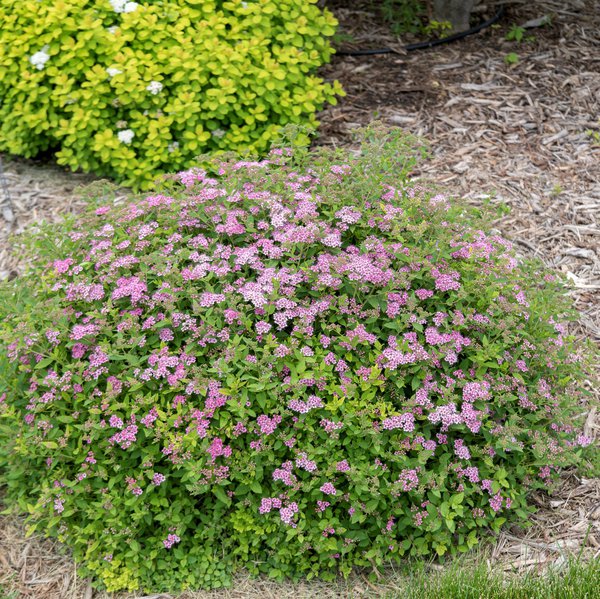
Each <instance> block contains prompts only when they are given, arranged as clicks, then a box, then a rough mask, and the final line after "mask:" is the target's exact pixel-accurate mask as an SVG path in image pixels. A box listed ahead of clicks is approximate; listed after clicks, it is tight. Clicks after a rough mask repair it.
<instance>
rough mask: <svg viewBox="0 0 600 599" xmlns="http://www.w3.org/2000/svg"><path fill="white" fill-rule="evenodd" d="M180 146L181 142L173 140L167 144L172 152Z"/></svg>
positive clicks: (168, 150)
mask: <svg viewBox="0 0 600 599" xmlns="http://www.w3.org/2000/svg"><path fill="white" fill-rule="evenodd" d="M178 147H179V143H178V142H176V141H172V142H171V143H170V144H169V145H168V146H167V152H169V153H172V152H174V151H175V150H176V149H177V148H178Z"/></svg>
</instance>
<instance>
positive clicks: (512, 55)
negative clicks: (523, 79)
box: [504, 52, 519, 64]
mask: <svg viewBox="0 0 600 599" xmlns="http://www.w3.org/2000/svg"><path fill="white" fill-rule="evenodd" d="M504 62H505V63H506V64H517V63H518V62H519V55H518V54H517V53H516V52H509V53H508V54H507V55H506V56H505V57H504Z"/></svg>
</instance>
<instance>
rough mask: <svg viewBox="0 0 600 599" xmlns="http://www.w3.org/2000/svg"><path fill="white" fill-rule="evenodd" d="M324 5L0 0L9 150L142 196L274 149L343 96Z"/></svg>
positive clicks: (1, 127)
mask: <svg viewBox="0 0 600 599" xmlns="http://www.w3.org/2000/svg"><path fill="white" fill-rule="evenodd" d="M315 3H316V0H246V1H244V2H242V1H239V0H230V1H227V0H186V1H183V0H162V1H161V2H144V1H140V2H125V1H124V0H96V1H94V2H88V1H87V0H61V1H56V0H0V16H1V19H2V29H1V31H0V150H2V151H7V152H10V153H12V154H17V155H21V156H26V157H33V156H36V155H38V154H39V153H41V152H47V151H50V152H55V153H56V157H57V160H58V162H59V164H63V165H67V166H69V167H70V168H71V169H83V170H84V171H90V172H93V173H97V174H98V175H102V176H107V177H111V178H114V179H116V180H118V181H121V182H123V183H125V184H127V185H131V186H134V187H138V186H147V185H148V182H149V181H151V180H152V178H154V177H155V176H156V174H157V173H160V172H164V171H165V170H167V171H172V170H173V169H181V168H187V167H189V166H190V165H191V164H193V163H194V157H195V156H197V155H198V154H200V153H209V152H215V151H221V150H238V149H241V148H244V149H245V148H251V149H254V150H256V151H263V150H265V149H268V146H269V145H270V142H271V141H272V139H273V138H274V136H275V135H276V134H277V132H278V130H279V128H280V127H281V126H282V125H285V124H286V123H305V124H314V123H315V120H314V114H315V112H316V110H318V109H319V108H320V107H321V106H322V105H323V103H324V102H326V101H328V102H335V95H336V94H338V93H341V88H340V87H339V85H338V84H337V83H335V84H333V85H330V84H325V83H323V81H322V80H321V79H319V78H317V77H315V76H314V75H313V74H311V73H313V71H314V70H315V69H316V67H318V66H320V65H321V64H323V63H324V62H326V61H327V60H328V59H329V57H330V56H331V53H332V51H333V50H332V49H331V47H330V45H329V41H328V37H330V36H332V35H333V33H334V32H335V25H336V21H335V19H334V18H333V16H332V15H331V13H329V12H328V11H322V10H321V9H319V8H318V7H317V6H315Z"/></svg>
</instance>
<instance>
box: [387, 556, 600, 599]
mask: <svg viewBox="0 0 600 599" xmlns="http://www.w3.org/2000/svg"><path fill="white" fill-rule="evenodd" d="M599 589H600V560H598V559H596V560H594V561H592V562H589V563H587V564H586V563H582V562H579V561H577V560H572V561H571V562H569V563H568V564H565V568H564V569H563V570H562V571H555V570H551V569H550V570H548V571H546V573H544V574H535V573H527V574H522V575H517V574H511V573H505V572H502V571H498V570H491V571H490V570H489V569H488V567H487V565H486V564H484V563H481V564H479V565H477V566H475V567H474V568H469V567H460V566H452V567H449V568H448V569H445V570H443V571H441V572H439V573H437V572H434V573H431V572H426V571H424V570H423V571H420V572H418V573H417V574H412V575H410V574H409V575H408V577H407V579H406V587H405V588H404V589H402V590H400V589H399V590H398V591H393V592H390V593H388V594H386V595H385V597H387V598H388V599H400V598H402V599H438V598H439V599H593V597H598V590H599Z"/></svg>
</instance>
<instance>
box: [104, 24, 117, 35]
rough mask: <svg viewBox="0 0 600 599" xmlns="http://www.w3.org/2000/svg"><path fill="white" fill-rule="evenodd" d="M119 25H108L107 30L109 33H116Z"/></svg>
mask: <svg viewBox="0 0 600 599" xmlns="http://www.w3.org/2000/svg"><path fill="white" fill-rule="evenodd" d="M117 29H118V27H117V26H116V25H113V26H112V27H107V28H106V31H108V33H112V34H113V35H114V34H115V32H116V31H117Z"/></svg>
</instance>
